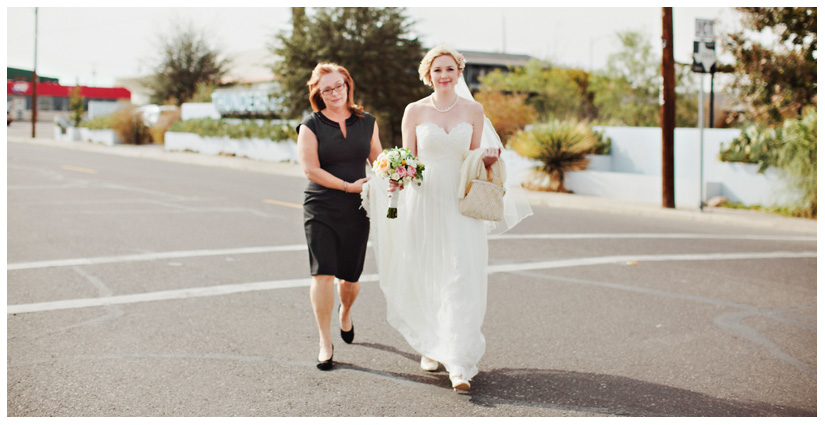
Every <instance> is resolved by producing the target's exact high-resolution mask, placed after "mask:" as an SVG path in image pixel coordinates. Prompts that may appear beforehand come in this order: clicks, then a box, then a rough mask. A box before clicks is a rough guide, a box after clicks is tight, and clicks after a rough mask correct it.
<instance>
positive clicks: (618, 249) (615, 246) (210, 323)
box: [7, 143, 817, 417]
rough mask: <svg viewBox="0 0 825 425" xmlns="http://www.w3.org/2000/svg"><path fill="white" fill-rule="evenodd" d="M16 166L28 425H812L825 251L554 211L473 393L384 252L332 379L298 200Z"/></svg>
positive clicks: (131, 166)
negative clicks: (704, 424)
mask: <svg viewBox="0 0 825 425" xmlns="http://www.w3.org/2000/svg"><path fill="white" fill-rule="evenodd" d="M7 155H8V157H7V166H8V172H7V178H8V183H7V200H8V201H7V202H8V207H7V214H8V216H7V225H8V229H7V230H8V233H7V247H8V248H7V258H8V260H7V261H8V265H7V268H8V271H7V414H8V416H11V417H15V416H815V415H816V413H817V402H816V401H817V398H816V393H817V386H816V367H817V364H816V357H817V356H816V355H817V352H816V235H815V233H798V232H787V231H781V230H775V229H774V230H771V229H765V228H754V227H746V226H737V225H732V224H720V223H710V222H701V221H695V220H680V219H678V218H662V217H650V216H636V215H632V214H619V213H609V212H597V211H588V210H576V209H569V208H551V207H546V206H539V205H537V206H535V207H534V211H535V215H534V216H533V217H530V218H528V219H527V220H526V221H525V222H523V223H522V224H520V225H519V226H518V227H516V228H515V229H514V230H513V231H512V232H511V233H510V234H506V235H505V236H503V237H498V238H494V239H491V240H490V242H489V244H490V273H491V274H490V279H489V303H488V308H487V315H486V318H485V325H484V329H483V330H484V334H485V336H486V338H487V352H486V353H485V356H484V358H483V359H482V361H481V363H480V364H479V368H480V370H481V372H480V373H479V375H478V376H477V377H476V378H475V379H474V380H473V387H472V390H471V391H469V392H468V393H466V394H461V393H454V392H453V391H452V390H451V389H450V388H449V379H448V378H447V376H446V373H445V372H444V370H443V368H442V369H441V370H439V371H438V372H436V373H427V372H423V371H421V370H420V369H419V367H418V357H417V355H416V353H415V352H414V351H413V350H412V349H411V348H410V347H409V346H408V345H407V344H406V342H405V341H404V340H403V338H402V337H400V335H399V334H398V333H397V332H395V330H394V329H392V328H391V327H390V326H389V325H388V324H387V323H386V319H385V313H386V310H385V303H384V299H383V295H382V294H381V291H380V289H379V288H378V285H377V283H376V282H375V275H374V274H375V263H374V259H373V256H372V252H370V253H369V257H368V259H367V266H366V270H365V275H364V277H363V284H362V290H361V295H360V296H359V298H358V301H357V303H356V305H355V309H354V313H353V320H354V322H355V325H356V334H355V343H354V344H352V345H347V344H345V343H344V342H343V341H341V340H340V337H338V336H337V332H334V333H333V335H335V337H334V344H335V360H336V362H337V366H336V368H335V369H334V370H333V371H331V372H321V371H318V370H317V369H316V368H315V366H314V364H315V357H316V355H317V336H316V334H315V324H314V319H313V316H312V312H311V310H310V303H309V296H308V283H309V279H308V260H307V254H306V248H305V245H304V243H305V242H304V237H303V230H302V212H301V209H300V203H301V199H302V190H303V187H304V185H305V180H304V179H303V178H302V177H295V176H285V175H275V174H267V173H257V172H249V171H239V170H232V169H225V168H216V167H205V166H199V165H190V164H182V163H173V162H163V161H155V160H149V159H142V158H131V157H124V156H114V155H107V154H100V153H93V152H87V151H82V150H72V149H61V148H55V147H49V146H39V145H35V144H24V143H9V144H8V147H7ZM192 155H194V154H192ZM402 213H403V212H402ZM335 327H336V324H335V323H333V329H334V328H335Z"/></svg>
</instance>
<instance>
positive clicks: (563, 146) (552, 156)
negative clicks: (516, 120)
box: [509, 120, 601, 193]
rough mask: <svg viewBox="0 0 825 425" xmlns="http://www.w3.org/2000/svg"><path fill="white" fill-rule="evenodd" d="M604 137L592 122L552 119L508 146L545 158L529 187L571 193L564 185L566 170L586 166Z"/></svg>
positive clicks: (524, 132)
mask: <svg viewBox="0 0 825 425" xmlns="http://www.w3.org/2000/svg"><path fill="white" fill-rule="evenodd" d="M600 141H601V138H600V137H599V135H598V134H596V133H594V132H593V131H592V130H591V129H590V127H589V126H587V125H586V124H584V123H581V122H578V121H560V120H556V121H551V122H549V123H546V124H539V125H536V126H534V127H533V128H532V129H530V130H528V131H520V132H518V133H516V135H515V136H513V137H512V138H511V139H510V143H509V147H510V148H511V149H513V150H514V151H516V153H518V154H519V155H521V156H523V157H527V158H532V159H537V160H539V161H541V162H542V165H541V166H539V167H538V168H537V170H536V173H535V174H534V176H533V179H531V180H530V179H528V181H526V182H525V183H522V186H524V187H525V188H527V189H532V190H543V191H548V192H562V193H572V192H571V191H570V190H568V189H567V188H566V187H564V174H565V173H566V172H568V171H579V170H584V169H585V168H587V164H588V162H589V160H588V159H587V156H586V155H587V154H588V153H590V152H591V151H593V149H594V147H595V146H596V145H597V144H598V143H599V142H600Z"/></svg>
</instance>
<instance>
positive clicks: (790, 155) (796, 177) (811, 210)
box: [774, 108, 816, 218]
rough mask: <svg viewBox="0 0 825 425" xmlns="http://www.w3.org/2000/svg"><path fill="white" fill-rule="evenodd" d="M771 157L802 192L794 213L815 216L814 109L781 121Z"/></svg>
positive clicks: (791, 183) (790, 181)
mask: <svg viewBox="0 0 825 425" xmlns="http://www.w3.org/2000/svg"><path fill="white" fill-rule="evenodd" d="M774 158H775V164H776V166H777V167H779V168H781V169H783V170H785V173H786V175H787V176H788V183H789V184H790V185H791V186H792V187H794V188H798V189H800V190H801V191H802V199H801V200H800V204H799V205H798V210H797V213H798V215H799V216H802V217H809V218H814V217H816V108H808V110H807V111H805V113H804V114H803V115H802V117H801V118H800V119H793V118H791V119H788V120H785V122H784V123H783V125H782V131H781V146H780V147H779V149H777V150H776V154H775V156H774Z"/></svg>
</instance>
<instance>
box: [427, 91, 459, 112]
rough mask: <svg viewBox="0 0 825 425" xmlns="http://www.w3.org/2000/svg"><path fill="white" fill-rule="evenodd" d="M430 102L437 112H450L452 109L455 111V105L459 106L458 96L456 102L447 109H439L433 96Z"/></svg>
mask: <svg viewBox="0 0 825 425" xmlns="http://www.w3.org/2000/svg"><path fill="white" fill-rule="evenodd" d="M430 102H432V104H433V108H435V110H436V111H438V112H449V111H450V109H453V108H454V107H455V105H457V104H458V95H457V94H456V95H455V102H453V104H452V105H450V106H448V107H447V108H445V109H440V108H439V107H438V105H436V104H435V97H433V95H430Z"/></svg>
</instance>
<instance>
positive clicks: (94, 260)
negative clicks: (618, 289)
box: [6, 233, 816, 270]
mask: <svg viewBox="0 0 825 425" xmlns="http://www.w3.org/2000/svg"><path fill="white" fill-rule="evenodd" d="M490 239H491V240H504V239H506V240H518V239H723V240H765V241H812V242H816V236H773V235H769V236H766V235H711V234H701V233H699V234H697V233H544V234H523V235H520V234H507V235H493V236H490ZM370 246H372V243H370ZM304 250H306V245H304V244H300V245H281V246H259V247H248V248H227V249H202V250H191V251H168V252H155V253H147V254H129V255H113V256H108V257H91V258H68V259H63V260H47V261H32V262H25V263H11V264H8V265H7V267H6V270H26V269H43V268H48V267H68V266H83V265H90V264H106V263H128V262H135V261H154V260H168V259H172V258H191V257H208V256H214V255H242V254H262V253H269V252H289V251H293V252H294V251H304Z"/></svg>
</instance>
